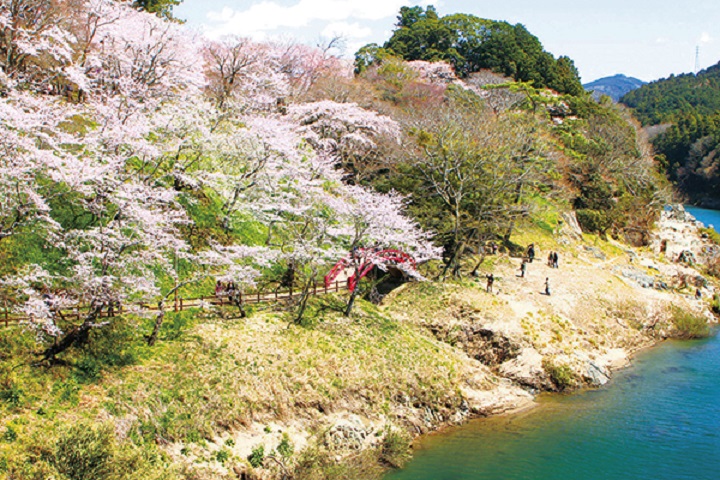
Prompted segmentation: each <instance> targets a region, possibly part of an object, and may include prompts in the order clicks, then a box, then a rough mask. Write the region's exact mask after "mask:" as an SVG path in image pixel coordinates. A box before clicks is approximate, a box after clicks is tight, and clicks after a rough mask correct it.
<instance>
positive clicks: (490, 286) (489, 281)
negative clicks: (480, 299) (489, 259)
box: [485, 273, 495, 293]
mask: <svg viewBox="0 0 720 480" xmlns="http://www.w3.org/2000/svg"><path fill="white" fill-rule="evenodd" d="M485 278H487V287H486V289H485V290H486V291H487V293H493V283H495V276H494V275H493V274H492V273H491V274H489V275H486V276H485Z"/></svg>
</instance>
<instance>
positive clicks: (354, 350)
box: [0, 284, 465, 478]
mask: <svg viewBox="0 0 720 480" xmlns="http://www.w3.org/2000/svg"><path fill="white" fill-rule="evenodd" d="M427 285H431V284H427ZM423 288H427V290H428V292H427V295H428V296H432V293H431V291H432V287H430V286H427V287H426V286H424V287H423ZM316 300H317V301H315V302H314V303H313V305H312V308H313V309H314V310H313V315H314V322H313V323H312V324H311V325H306V326H297V325H293V324H290V323H288V322H287V321H286V320H285V319H284V318H283V316H282V314H273V313H256V314H255V315H254V316H252V317H251V318H249V319H244V320H241V321H240V320H234V321H225V320H222V319H219V318H216V317H211V318H204V319H201V318H198V317H199V313H198V312H180V313H178V314H175V313H169V314H168V316H167V321H166V323H165V325H164V326H163V330H162V333H161V337H160V341H159V342H158V344H157V345H156V346H155V347H153V348H151V347H147V346H146V345H145V342H144V335H145V334H147V333H148V332H149V330H150V326H151V320H150V319H149V320H141V319H126V320H124V321H119V322H117V323H115V324H114V325H113V326H112V327H111V328H107V329H103V330H98V331H93V332H92V334H91V338H90V342H89V343H88V344H87V345H86V346H84V347H82V348H79V349H72V350H70V351H67V352H65V354H64V355H63V356H62V362H61V363H59V364H56V365H53V366H34V365H33V362H34V361H35V356H34V352H36V351H38V350H39V347H38V346H37V345H35V343H34V339H33V338H32V336H31V335H29V334H27V333H20V332H19V331H18V330H17V329H5V330H2V331H0V345H2V347H4V348H3V349H2V350H1V351H2V352H3V356H2V357H1V358H0V467H1V468H0V478H3V475H4V474H7V472H12V474H13V475H16V478H48V477H50V476H56V478H65V477H62V476H61V475H59V473H58V472H60V473H62V472H64V471H65V470H63V469H67V468H70V467H69V466H68V465H70V464H75V463H77V464H78V465H81V464H84V463H83V462H87V465H88V466H87V468H88V470H83V471H85V472H94V471H98V472H99V471H103V472H105V471H107V472H110V473H108V474H107V478H129V477H123V476H122V475H123V474H122V472H123V471H124V470H122V468H121V466H120V464H119V463H118V462H121V460H122V459H127V461H128V462H130V464H132V465H138V468H139V470H140V471H144V472H147V473H146V474H145V473H143V475H146V476H138V477H136V478H161V477H162V475H170V476H171V477H172V476H173V475H176V474H177V471H176V470H175V467H174V466H172V465H170V464H169V463H168V462H161V461H159V460H157V459H158V458H161V457H162V455H163V454H162V449H159V448H158V444H162V443H164V442H180V443H182V444H186V445H192V444H194V445H196V446H198V448H200V449H204V448H205V447H204V445H205V444H206V442H207V441H208V440H209V439H215V438H219V437H227V433H228V432H232V431H233V430H235V429H242V428H244V426H246V425H249V424H250V423H252V422H255V421H257V420H258V419H260V418H275V419H277V420H278V421H280V422H282V421H283V420H284V419H291V418H294V417H295V416H296V415H302V414H303V413H302V412H305V411H307V410H315V411H320V412H330V411H333V410H335V409H337V408H343V405H346V402H347V401H348V400H349V399H353V398H355V400H354V403H355V404H356V408H357V409H358V410H357V413H360V414H369V415H371V414H372V415H382V414H386V413H388V405H390V404H392V403H393V402H394V399H395V397H396V396H397V395H398V393H399V392H401V393H403V394H405V395H406V396H407V397H409V398H413V400H414V402H416V403H418V404H421V405H438V404H440V405H456V406H457V405H458V404H459V403H460V402H461V400H462V399H461V397H460V396H459V395H458V391H459V387H460V386H461V385H462V384H463V382H464V378H465V373H464V372H465V370H464V367H463V366H462V360H461V358H460V357H459V356H457V355H456V354H455V353H454V352H453V351H452V350H451V348H450V347H449V346H446V345H443V344H440V343H439V342H437V341H435V340H434V339H432V338H431V337H429V336H428V334H426V333H425V332H424V331H423V330H420V329H418V328H416V327H413V326H412V325H402V324H399V323H397V322H396V321H393V320H391V319H390V318H389V317H387V316H386V315H384V314H382V313H381V312H380V311H379V310H378V309H377V308H376V307H375V306H373V305H371V304H369V303H367V302H364V301H362V300H360V301H358V303H357V305H356V306H357V308H356V310H355V313H354V315H353V318H352V319H346V318H345V317H343V316H342V315H341V314H340V313H339V312H338V311H337V309H338V308H337V307H339V306H341V304H342V303H343V299H342V298H341V297H334V296H327V297H323V300H322V301H320V299H316ZM193 314H194V315H193ZM100 419H102V421H100ZM103 422H109V424H114V425H122V428H121V430H122V435H121V436H116V437H114V440H113V441H112V442H110V441H109V440H108V434H107V431H106V430H103V428H105V427H102V426H101V424H103ZM76 424H77V425H85V426H87V425H95V427H93V428H86V429H84V430H86V431H83V432H81V431H78V430H73V429H72V426H73V425H76ZM47 438H49V439H52V441H51V442H46V441H45V440H46V439H47ZM63 438H65V439H72V440H67V441H66V442H65V443H62V442H60V443H58V445H60V444H62V445H65V447H63V448H65V449H66V450H67V448H69V447H68V445H70V444H71V443H73V442H74V443H78V442H79V443H83V442H84V444H87V445H88V446H87V448H85V447H83V451H82V452H75V453H72V452H70V451H69V450H67V451H65V452H64V453H63V451H61V450H58V448H60V447H53V445H55V443H56V442H57V441H58V439H63ZM103 439H104V440H103ZM396 440H397V439H396ZM396 443H397V442H395V441H394V440H393V441H392V442H390V444H389V445H388V447H387V452H386V453H385V454H384V455H385V459H384V460H383V462H386V463H387V464H390V463H393V462H400V460H401V455H400V450H399V449H398V448H399V447H398V448H396V447H397V445H396ZM100 444H107V448H106V449H103V448H104V447H103V448H100V446H99V445H100ZM287 447H288V448H285V450H286V453H287V452H289V447H290V445H287ZM224 448H227V449H228V454H227V455H225V454H217V453H216V452H215V451H212V452H208V453H206V454H205V457H207V459H208V460H207V461H210V462H217V463H220V464H226V463H228V462H231V460H230V459H231V455H230V452H231V450H232V448H231V447H228V446H227V445H226V446H225V447H224ZM75 454H77V455H81V456H83V457H82V459H79V460H77V462H75V461H72V462H70V461H69V460H68V461H67V462H70V463H67V462H66V461H65V460H62V461H61V460H58V459H59V458H65V459H67V458H69V456H70V455H75ZM218 455H220V456H221V457H222V458H220V457H218ZM29 456H32V458H34V463H33V465H34V466H33V467H32V468H30V467H29V466H28V465H27V464H26V462H25V459H26V458H29ZM396 457H397V458H396ZM374 458H375V459H376V461H377V459H379V458H380V453H378V452H375V457H374ZM122 461H125V460H122ZM58 462H61V463H62V462H66V463H65V464H62V465H65V466H62V465H61V463H58ZM133 462H134V463H133ZM3 465H4V467H3ZM83 468H84V467H83ZM3 469H4V470H3ZM68 471H69V470H68ZM78 472H79V471H78ZM78 472H75V473H72V475H75V477H73V476H69V477H68V478H76V477H77V475H81V473H78ZM113 472H114V473H113ZM118 472H119V473H118ZM64 475H66V476H68V475H70V474H67V473H65V474H64ZM83 475H85V474H83ZM87 475H90V476H89V477H88V476H86V477H85V478H91V477H92V475H94V474H87ZM113 475H116V476H113ZM98 478H100V477H98ZM103 478H105V477H103ZM172 478H176V477H172Z"/></svg>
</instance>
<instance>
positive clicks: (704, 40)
mask: <svg viewBox="0 0 720 480" xmlns="http://www.w3.org/2000/svg"><path fill="white" fill-rule="evenodd" d="M712 42H713V38H712V37H711V36H710V34H709V33H707V32H703V33H702V35H700V40H698V44H700V45H707V44H708V43H712Z"/></svg>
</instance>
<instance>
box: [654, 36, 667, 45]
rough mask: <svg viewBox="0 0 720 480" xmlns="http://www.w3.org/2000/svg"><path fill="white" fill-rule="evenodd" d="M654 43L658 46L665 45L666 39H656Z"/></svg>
mask: <svg viewBox="0 0 720 480" xmlns="http://www.w3.org/2000/svg"><path fill="white" fill-rule="evenodd" d="M655 43H657V44H659V45H665V44H666V43H668V39H667V38H665V37H658V38H656V39H655Z"/></svg>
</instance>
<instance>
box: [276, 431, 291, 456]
mask: <svg viewBox="0 0 720 480" xmlns="http://www.w3.org/2000/svg"><path fill="white" fill-rule="evenodd" d="M277 451H278V453H279V454H280V455H281V456H282V457H283V458H285V459H288V458H290V457H291V456H292V454H293V452H294V451H295V447H293V444H292V442H290V437H289V436H288V434H287V433H283V436H282V440H280V443H279V444H278V446H277Z"/></svg>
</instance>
